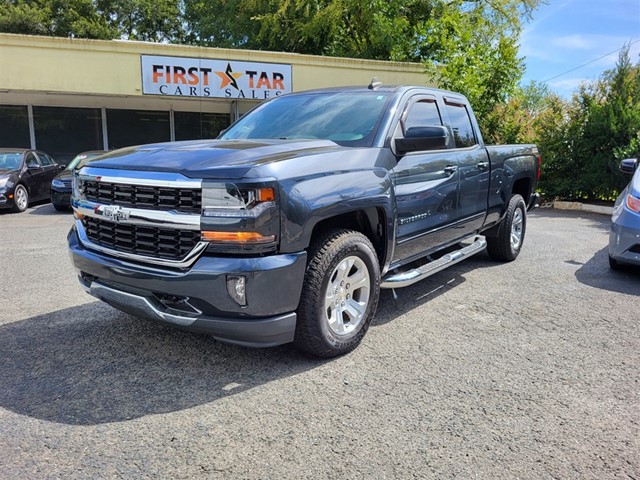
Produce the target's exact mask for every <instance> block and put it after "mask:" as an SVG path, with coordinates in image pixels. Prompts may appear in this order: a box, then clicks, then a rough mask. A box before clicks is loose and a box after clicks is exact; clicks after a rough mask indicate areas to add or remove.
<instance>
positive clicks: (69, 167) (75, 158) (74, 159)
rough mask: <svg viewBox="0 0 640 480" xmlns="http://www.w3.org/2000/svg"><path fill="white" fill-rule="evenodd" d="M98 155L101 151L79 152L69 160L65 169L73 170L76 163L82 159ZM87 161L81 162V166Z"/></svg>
mask: <svg viewBox="0 0 640 480" xmlns="http://www.w3.org/2000/svg"><path fill="white" fill-rule="evenodd" d="M99 155H102V153H101V152H100V153H98V152H96V153H80V154H78V155H76V156H75V157H73V160H71V161H70V162H69V165H67V170H73V169H74V168H76V167H77V166H78V164H79V163H80V162H81V161H82V160H89V159H91V158H94V157H97V156H99ZM86 163H87V162H82V166H84V165H85V164H86Z"/></svg>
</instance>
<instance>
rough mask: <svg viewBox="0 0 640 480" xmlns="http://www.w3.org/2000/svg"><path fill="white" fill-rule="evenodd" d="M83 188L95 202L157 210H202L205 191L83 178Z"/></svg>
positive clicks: (87, 196)
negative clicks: (203, 192)
mask: <svg viewBox="0 0 640 480" xmlns="http://www.w3.org/2000/svg"><path fill="white" fill-rule="evenodd" d="M82 190H83V192H84V196H85V198H86V199H87V200H89V201H91V202H96V203H101V204H109V205H121V206H124V207H133V208H144V209H153V210H176V211H179V212H189V213H200V211H201V210H202V191H201V190H200V189H196V188H172V187H158V186H147V185H128V184H118V183H109V182H99V181H94V180H83V181H82Z"/></svg>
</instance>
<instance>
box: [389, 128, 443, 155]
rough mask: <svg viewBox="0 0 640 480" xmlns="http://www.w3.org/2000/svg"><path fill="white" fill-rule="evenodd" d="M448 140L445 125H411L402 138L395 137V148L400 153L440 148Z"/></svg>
mask: <svg viewBox="0 0 640 480" xmlns="http://www.w3.org/2000/svg"><path fill="white" fill-rule="evenodd" d="M448 140H449V130H447V127H443V126H440V125H434V126H431V127H411V128H408V129H407V131H406V132H405V134H404V138H397V139H396V150H397V152H398V154H400V155H403V154H405V153H409V152H422V151H425V150H441V149H444V148H447V144H448Z"/></svg>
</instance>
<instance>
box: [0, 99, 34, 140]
mask: <svg viewBox="0 0 640 480" xmlns="http://www.w3.org/2000/svg"><path fill="white" fill-rule="evenodd" d="M0 125H2V128H0V147H9V148H31V139H30V137H29V112H28V110H27V107H26V105H25V106H22V105H16V106H14V105H0Z"/></svg>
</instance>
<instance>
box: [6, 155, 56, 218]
mask: <svg viewBox="0 0 640 480" xmlns="http://www.w3.org/2000/svg"><path fill="white" fill-rule="evenodd" d="M63 168H64V167H63V166H61V165H58V164H57V163H56V162H55V161H54V160H53V159H52V158H51V157H50V156H49V155H47V154H46V153H44V152H41V151H39V150H28V149H24V148H0V208H12V209H13V210H14V211H16V212H24V211H25V210H26V209H27V207H28V206H29V203H30V202H35V201H38V200H44V199H48V198H49V185H51V180H53V177H55V176H56V175H57V174H58V172H60V170H62V169H63Z"/></svg>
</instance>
